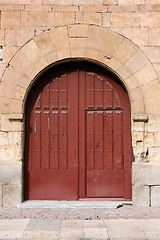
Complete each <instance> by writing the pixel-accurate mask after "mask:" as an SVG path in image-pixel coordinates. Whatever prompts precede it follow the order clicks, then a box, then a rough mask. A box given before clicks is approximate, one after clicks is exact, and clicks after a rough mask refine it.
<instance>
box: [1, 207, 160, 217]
mask: <svg viewBox="0 0 160 240" xmlns="http://www.w3.org/2000/svg"><path fill="white" fill-rule="evenodd" d="M12 218H16V219H19V218H21V219H22V218H38V219H45V218H47V219H82V220H92V219H102V220H103V219H119V218H126V219H130V218H135V219H160V208H151V207H150V208H143V207H133V206H123V207H120V208H117V209H93V208H92V209H91V208H90V209H89V208H88V209H68V208H66V209H53V208H52V209H17V208H0V219H12Z"/></svg>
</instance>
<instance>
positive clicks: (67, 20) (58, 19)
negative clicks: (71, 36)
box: [55, 12, 76, 26]
mask: <svg viewBox="0 0 160 240" xmlns="http://www.w3.org/2000/svg"><path fill="white" fill-rule="evenodd" d="M75 22H76V13H75V12H55V26H62V25H64V24H72V23H75Z"/></svg>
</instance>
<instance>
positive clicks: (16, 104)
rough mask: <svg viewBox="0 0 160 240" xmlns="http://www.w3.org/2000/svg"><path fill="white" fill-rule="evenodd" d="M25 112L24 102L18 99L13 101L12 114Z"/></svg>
mask: <svg viewBox="0 0 160 240" xmlns="http://www.w3.org/2000/svg"><path fill="white" fill-rule="evenodd" d="M22 112H23V101H22V100H17V99H11V110H10V113H22Z"/></svg>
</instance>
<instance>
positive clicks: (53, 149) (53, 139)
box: [50, 111, 59, 169]
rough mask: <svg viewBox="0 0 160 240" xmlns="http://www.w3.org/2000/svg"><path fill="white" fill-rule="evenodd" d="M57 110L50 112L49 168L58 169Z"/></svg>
mask: <svg viewBox="0 0 160 240" xmlns="http://www.w3.org/2000/svg"><path fill="white" fill-rule="evenodd" d="M58 121H59V120H58V111H51V112H50V168H51V169H58V166H59V165H58V151H59V149H58Z"/></svg>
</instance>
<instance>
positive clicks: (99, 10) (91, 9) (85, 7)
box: [80, 5, 107, 13]
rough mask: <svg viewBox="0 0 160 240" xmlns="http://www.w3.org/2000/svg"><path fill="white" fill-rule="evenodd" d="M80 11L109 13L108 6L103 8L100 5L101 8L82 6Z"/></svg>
mask: <svg viewBox="0 0 160 240" xmlns="http://www.w3.org/2000/svg"><path fill="white" fill-rule="evenodd" d="M80 11H81V12H100V13H102V12H107V7H106V6H102V5H99V6H92V5H89V6H80Z"/></svg>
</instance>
